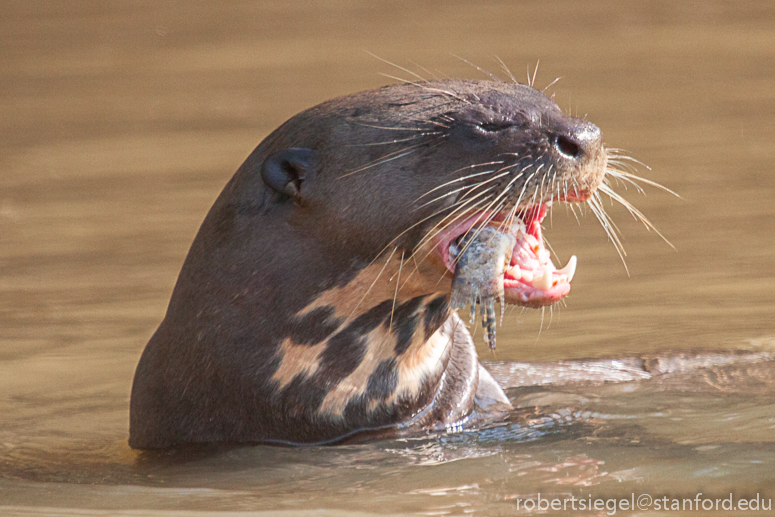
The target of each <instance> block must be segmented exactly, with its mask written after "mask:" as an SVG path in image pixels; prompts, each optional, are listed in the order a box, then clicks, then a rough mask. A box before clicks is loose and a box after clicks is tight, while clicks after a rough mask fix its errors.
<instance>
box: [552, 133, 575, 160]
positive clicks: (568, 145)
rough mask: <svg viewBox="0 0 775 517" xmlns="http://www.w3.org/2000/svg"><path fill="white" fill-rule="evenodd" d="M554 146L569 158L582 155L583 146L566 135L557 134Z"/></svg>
mask: <svg viewBox="0 0 775 517" xmlns="http://www.w3.org/2000/svg"><path fill="white" fill-rule="evenodd" d="M554 146H555V147H556V148H557V150H558V151H560V152H561V153H562V154H564V155H565V156H567V157H568V158H578V157H579V155H581V148H580V147H579V146H578V144H577V143H575V142H573V141H572V140H571V139H569V138H567V137H565V136H562V135H560V136H556V137H555V138H554Z"/></svg>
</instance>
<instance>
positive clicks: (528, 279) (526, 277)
mask: <svg viewBox="0 0 775 517" xmlns="http://www.w3.org/2000/svg"><path fill="white" fill-rule="evenodd" d="M522 280H524V281H525V282H527V283H528V284H529V283H531V282H532V281H533V273H532V272H530V271H522Z"/></svg>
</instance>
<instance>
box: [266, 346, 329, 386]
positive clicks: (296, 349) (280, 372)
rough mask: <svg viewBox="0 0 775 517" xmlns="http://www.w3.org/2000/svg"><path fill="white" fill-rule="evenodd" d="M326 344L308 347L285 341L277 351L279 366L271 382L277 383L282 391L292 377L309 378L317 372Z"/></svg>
mask: <svg viewBox="0 0 775 517" xmlns="http://www.w3.org/2000/svg"><path fill="white" fill-rule="evenodd" d="M327 346H328V344H327V343H326V342H323V343H319V344H317V345H313V346H309V345H306V344H301V345H300V344H296V343H294V342H293V341H291V340H290V339H285V340H284V341H283V342H282V343H281V344H280V347H279V349H278V354H277V355H278V357H280V365H279V367H278V368H277V370H276V371H275V372H274V374H273V375H272V380H273V381H274V382H276V383H277V388H278V389H283V388H285V386H287V385H288V383H290V382H291V380H293V378H294V377H296V376H297V375H298V376H301V377H310V376H311V375H312V374H314V373H315V372H317V370H318V367H319V365H320V354H322V353H323V351H324V350H325V349H326V347H327Z"/></svg>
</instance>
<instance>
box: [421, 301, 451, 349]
mask: <svg viewBox="0 0 775 517" xmlns="http://www.w3.org/2000/svg"><path fill="white" fill-rule="evenodd" d="M449 311H450V308H449V299H448V297H447V295H441V296H437V297H436V298H434V299H433V300H431V301H430V302H429V303H428V304H427V305H426V306H425V318H424V319H425V340H426V341H427V340H428V339H430V338H431V336H432V335H433V333H434V332H436V331H437V330H439V327H441V325H442V324H443V323H444V322H445V321H447V318H449Z"/></svg>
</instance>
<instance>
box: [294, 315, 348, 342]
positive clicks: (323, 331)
mask: <svg viewBox="0 0 775 517" xmlns="http://www.w3.org/2000/svg"><path fill="white" fill-rule="evenodd" d="M335 313H336V308H335V307H332V306H330V305H325V306H322V307H316V308H315V309H313V310H311V311H309V312H307V313H305V314H303V315H302V316H300V317H297V318H295V321H293V323H292V327H291V330H290V339H291V341H293V343H294V344H296V345H316V344H318V343H320V342H321V341H323V340H324V339H326V338H327V337H329V336H330V335H331V334H333V333H334V332H336V331H337V330H339V328H340V327H341V326H342V323H344V319H343V318H337V317H336V316H335Z"/></svg>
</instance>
